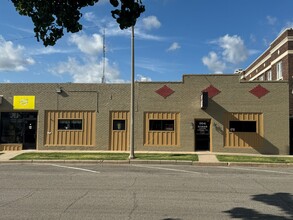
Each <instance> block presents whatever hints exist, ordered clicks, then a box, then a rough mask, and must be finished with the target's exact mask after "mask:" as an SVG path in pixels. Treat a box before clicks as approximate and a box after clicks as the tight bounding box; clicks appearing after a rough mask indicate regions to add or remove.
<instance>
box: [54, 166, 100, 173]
mask: <svg viewBox="0 0 293 220" xmlns="http://www.w3.org/2000/svg"><path fill="white" fill-rule="evenodd" d="M49 165H50V166H53V167H60V168H66V169H72V170H80V171H85V172H90V173H100V172H99V171H95V170H89V169H83V168H78V167H69V166H62V165H57V164H49Z"/></svg>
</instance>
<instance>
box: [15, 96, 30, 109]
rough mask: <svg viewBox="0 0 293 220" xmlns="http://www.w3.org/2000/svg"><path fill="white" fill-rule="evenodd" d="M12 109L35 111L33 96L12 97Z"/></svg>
mask: <svg viewBox="0 0 293 220" xmlns="http://www.w3.org/2000/svg"><path fill="white" fill-rule="evenodd" d="M13 109H35V96H14V97H13Z"/></svg>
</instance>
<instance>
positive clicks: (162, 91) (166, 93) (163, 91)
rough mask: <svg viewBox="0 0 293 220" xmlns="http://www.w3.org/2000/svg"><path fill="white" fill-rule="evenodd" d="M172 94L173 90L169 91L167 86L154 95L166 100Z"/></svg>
mask: <svg viewBox="0 0 293 220" xmlns="http://www.w3.org/2000/svg"><path fill="white" fill-rule="evenodd" d="M173 92H174V90H172V89H170V88H169V87H168V86H166V85H164V86H163V87H162V88H160V89H158V90H156V93H158V94H159V95H160V96H163V97H164V98H167V97H168V96H169V95H171V94H172V93H173Z"/></svg>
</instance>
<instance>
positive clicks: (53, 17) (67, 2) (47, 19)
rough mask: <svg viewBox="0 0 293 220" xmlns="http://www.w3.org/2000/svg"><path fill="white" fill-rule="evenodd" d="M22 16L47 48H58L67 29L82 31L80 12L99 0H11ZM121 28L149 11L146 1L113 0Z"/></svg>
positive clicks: (115, 13) (133, 22) (114, 15)
mask: <svg viewBox="0 0 293 220" xmlns="http://www.w3.org/2000/svg"><path fill="white" fill-rule="evenodd" d="M11 1H12V2H13V4H14V6H15V8H16V10H17V11H18V12H19V14H20V15H24V16H29V17H30V18H31V19H32V22H33V23H34V32H35V36H36V38H37V40H38V41H39V40H40V39H41V40H42V41H43V44H44V45H45V46H48V45H51V46H53V45H55V43H56V41H57V40H58V39H60V38H61V37H62V36H63V35H64V30H67V32H71V33H75V32H78V31H80V30H82V25H81V24H80V22H79V19H80V18H81V17H82V13H81V12H80V10H81V9H82V8H84V7H86V6H93V5H94V4H96V3H97V2H98V1H99V0H11ZM109 2H110V3H111V5H112V6H113V7H114V10H112V11H111V13H112V17H113V18H114V19H116V21H117V23H118V24H119V27H120V29H126V28H129V27H131V26H134V25H135V24H136V20H137V18H138V17H139V16H140V15H141V13H143V12H144V11H145V6H144V5H143V4H142V0H109Z"/></svg>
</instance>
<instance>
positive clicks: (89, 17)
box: [83, 12, 97, 22]
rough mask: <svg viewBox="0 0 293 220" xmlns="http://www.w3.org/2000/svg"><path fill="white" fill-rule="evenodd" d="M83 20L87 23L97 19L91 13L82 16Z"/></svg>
mask: <svg viewBox="0 0 293 220" xmlns="http://www.w3.org/2000/svg"><path fill="white" fill-rule="evenodd" d="M83 18H84V19H85V20H86V21H89V22H96V20H97V18H96V16H95V14H94V13H93V12H86V13H84V15H83Z"/></svg>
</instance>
